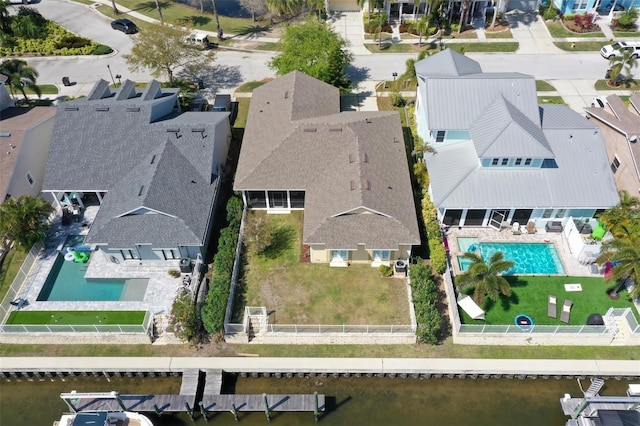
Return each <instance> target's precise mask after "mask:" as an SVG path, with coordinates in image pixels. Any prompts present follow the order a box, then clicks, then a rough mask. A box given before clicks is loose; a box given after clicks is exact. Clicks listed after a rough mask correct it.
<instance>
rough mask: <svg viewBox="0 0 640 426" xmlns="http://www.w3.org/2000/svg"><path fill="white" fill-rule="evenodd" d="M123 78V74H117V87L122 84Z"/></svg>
mask: <svg viewBox="0 0 640 426" xmlns="http://www.w3.org/2000/svg"><path fill="white" fill-rule="evenodd" d="M121 78H122V76H121V75H120V74H116V80H118V86H117V87H120V86H122V82H121V81H120V79H121Z"/></svg>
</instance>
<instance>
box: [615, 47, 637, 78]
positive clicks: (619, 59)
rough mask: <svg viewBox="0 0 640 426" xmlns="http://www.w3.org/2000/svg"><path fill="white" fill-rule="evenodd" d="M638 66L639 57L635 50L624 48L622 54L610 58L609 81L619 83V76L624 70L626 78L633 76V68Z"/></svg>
mask: <svg viewBox="0 0 640 426" xmlns="http://www.w3.org/2000/svg"><path fill="white" fill-rule="evenodd" d="M636 66H638V58H636V56H635V52H633V51H631V50H629V49H624V50H622V54H621V55H614V56H612V57H611V59H609V68H610V72H609V82H610V83H611V84H616V85H617V84H618V81H617V80H618V77H619V76H620V74H622V72H623V71H624V73H625V75H626V78H627V79H629V78H631V70H632V69H633V68H635V67H636Z"/></svg>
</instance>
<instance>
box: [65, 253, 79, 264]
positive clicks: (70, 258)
mask: <svg viewBox="0 0 640 426" xmlns="http://www.w3.org/2000/svg"><path fill="white" fill-rule="evenodd" d="M64 260H67V261H69V262H73V261H74V260H76V257H75V256H74V255H73V253H72V252H67V253H66V254H65V255H64Z"/></svg>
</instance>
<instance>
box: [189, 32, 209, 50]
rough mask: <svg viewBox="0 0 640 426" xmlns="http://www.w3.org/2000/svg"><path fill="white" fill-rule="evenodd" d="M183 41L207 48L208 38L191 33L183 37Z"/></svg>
mask: <svg viewBox="0 0 640 426" xmlns="http://www.w3.org/2000/svg"><path fill="white" fill-rule="evenodd" d="M184 41H185V43H188V44H193V45H196V46H200V47H209V38H208V37H207V35H206V34H204V33H191V34H189V35H188V36H187V37H185V40H184Z"/></svg>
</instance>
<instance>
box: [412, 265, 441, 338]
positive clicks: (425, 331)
mask: <svg viewBox="0 0 640 426" xmlns="http://www.w3.org/2000/svg"><path fill="white" fill-rule="evenodd" d="M410 269H411V293H412V296H413V306H414V308H415V312H416V321H417V323H418V329H417V331H416V335H417V336H418V339H419V340H420V341H421V342H424V343H428V344H431V345H435V344H436V343H438V342H439V341H440V330H441V328H440V323H441V321H442V320H441V318H440V314H439V313H438V307H437V303H438V298H439V295H438V287H437V286H436V283H435V281H434V280H433V278H432V271H431V268H429V267H428V266H426V265H424V264H423V263H422V259H418V263H417V264H415V265H411V267H410Z"/></svg>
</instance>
